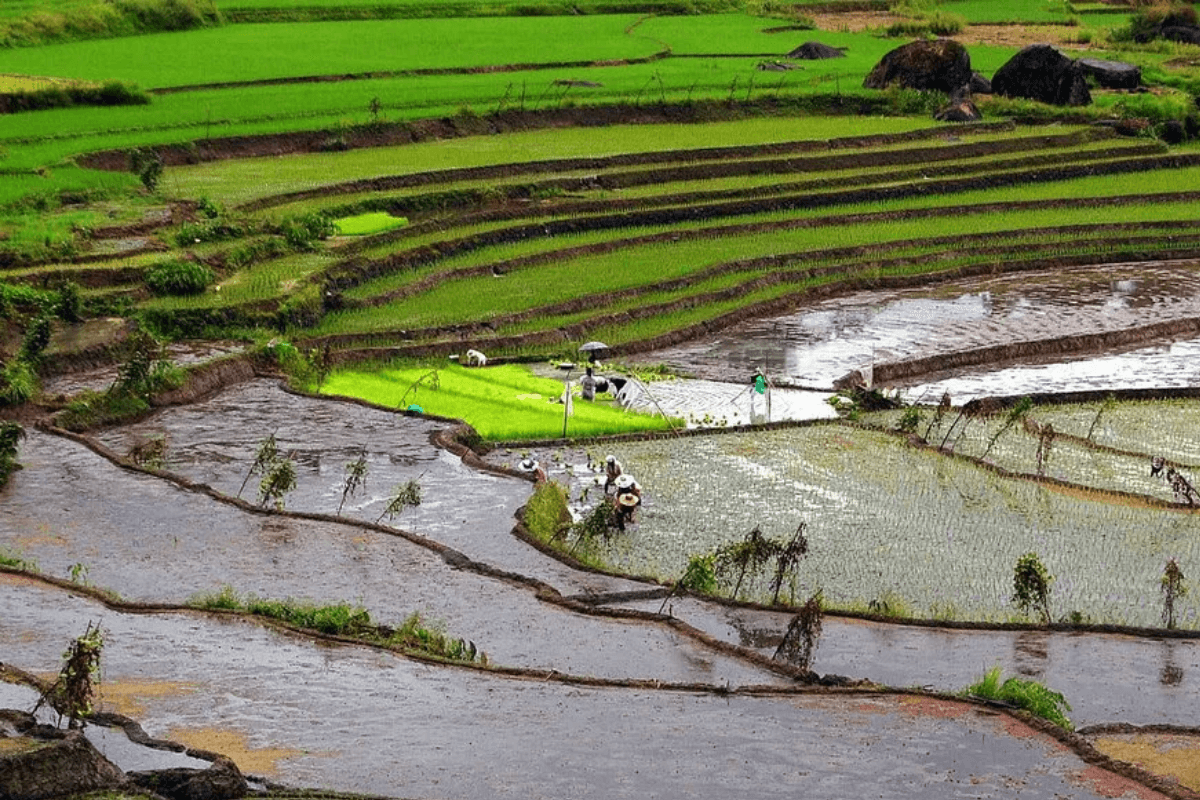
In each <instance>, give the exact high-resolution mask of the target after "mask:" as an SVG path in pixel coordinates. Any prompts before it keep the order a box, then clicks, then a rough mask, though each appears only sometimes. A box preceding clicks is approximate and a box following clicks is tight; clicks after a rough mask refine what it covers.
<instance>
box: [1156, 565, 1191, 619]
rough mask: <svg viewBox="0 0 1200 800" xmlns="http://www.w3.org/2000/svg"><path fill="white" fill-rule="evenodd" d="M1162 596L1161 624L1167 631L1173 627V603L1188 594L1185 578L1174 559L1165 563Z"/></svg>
mask: <svg viewBox="0 0 1200 800" xmlns="http://www.w3.org/2000/svg"><path fill="white" fill-rule="evenodd" d="M1160 588H1161V589H1162V596H1163V612H1162V619H1163V623H1164V624H1165V625H1166V626H1167V628H1168V629H1170V628H1174V627H1175V601H1176V600H1179V599H1180V598H1182V597H1185V596H1186V595H1187V593H1188V586H1187V578H1186V577H1185V576H1184V574H1183V570H1182V569H1180V568H1179V563H1178V562H1177V561H1176V560H1175V559H1173V558H1172V559H1171V560H1170V561H1168V562H1167V566H1166V568H1165V569H1164V570H1163V576H1162V581H1161V587H1160Z"/></svg>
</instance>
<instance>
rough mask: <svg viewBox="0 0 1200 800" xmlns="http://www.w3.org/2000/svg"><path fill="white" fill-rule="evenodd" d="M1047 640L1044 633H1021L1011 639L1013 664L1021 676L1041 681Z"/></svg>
mask: <svg viewBox="0 0 1200 800" xmlns="http://www.w3.org/2000/svg"><path fill="white" fill-rule="evenodd" d="M1048 645H1049V640H1048V639H1047V636H1046V633H1045V631H1021V632H1020V633H1019V634H1017V638H1015V639H1013V664H1014V665H1015V666H1016V670H1017V672H1018V673H1020V674H1021V675H1024V676H1025V677H1027V678H1035V679H1038V680H1041V678H1042V676H1043V675H1044V674H1045V672H1046V662H1047V660H1048V659H1047V656H1048V653H1047V647H1048Z"/></svg>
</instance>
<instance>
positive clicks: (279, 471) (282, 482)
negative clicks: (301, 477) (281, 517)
mask: <svg viewBox="0 0 1200 800" xmlns="http://www.w3.org/2000/svg"><path fill="white" fill-rule="evenodd" d="M295 488H296V464H295V463H294V462H293V461H292V459H291V458H280V459H276V460H275V461H273V462H271V464H270V466H268V467H267V471H266V473H265V474H264V475H263V479H262V481H261V482H260V483H259V484H258V504H259V505H260V506H262V507H264V508H265V507H266V505H267V503H272V504H274V506H275V509H276V510H277V511H282V510H283V501H284V498H285V497H286V496H287V493H288V492H290V491H292V490H293V489H295Z"/></svg>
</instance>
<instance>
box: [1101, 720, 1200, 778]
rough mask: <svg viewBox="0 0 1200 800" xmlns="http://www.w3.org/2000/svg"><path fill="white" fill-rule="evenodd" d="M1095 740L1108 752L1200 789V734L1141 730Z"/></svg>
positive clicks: (1111, 755)
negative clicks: (1141, 731) (1161, 732)
mask: <svg viewBox="0 0 1200 800" xmlns="http://www.w3.org/2000/svg"><path fill="white" fill-rule="evenodd" d="M1094 744H1095V746H1096V749H1097V750H1099V751H1100V752H1102V753H1104V754H1105V755H1106V756H1110V757H1111V758H1115V759H1117V760H1119V761H1127V762H1129V763H1130V764H1135V765H1137V766H1139V767H1141V768H1142V769H1144V770H1146V771H1147V772H1152V773H1154V774H1155V775H1159V776H1162V777H1165V778H1168V779H1171V778H1173V779H1175V780H1177V781H1179V783H1180V784H1182V785H1183V786H1186V787H1188V788H1189V789H1193V790H1196V791H1200V736H1187V735H1183V734H1145V733H1139V734H1134V735H1131V736H1104V737H1101V738H1099V739H1097V740H1096V741H1095V743H1094ZM1106 774H1107V773H1106Z"/></svg>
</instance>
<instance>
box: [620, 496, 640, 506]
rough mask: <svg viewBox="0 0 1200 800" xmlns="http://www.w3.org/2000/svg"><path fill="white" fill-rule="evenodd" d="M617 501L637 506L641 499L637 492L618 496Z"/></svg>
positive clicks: (624, 504) (625, 504)
mask: <svg viewBox="0 0 1200 800" xmlns="http://www.w3.org/2000/svg"><path fill="white" fill-rule="evenodd" d="M617 502H618V503H620V504H621V505H623V506H626V507H628V508H632V507H634V506H636V505H637V504H638V503H639V502H641V501H640V500H638V496H637V495H636V494H623V495H620V496H618V497H617Z"/></svg>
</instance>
